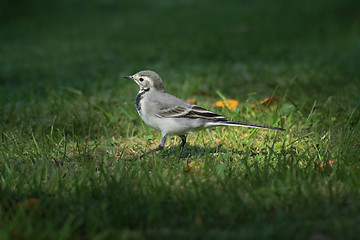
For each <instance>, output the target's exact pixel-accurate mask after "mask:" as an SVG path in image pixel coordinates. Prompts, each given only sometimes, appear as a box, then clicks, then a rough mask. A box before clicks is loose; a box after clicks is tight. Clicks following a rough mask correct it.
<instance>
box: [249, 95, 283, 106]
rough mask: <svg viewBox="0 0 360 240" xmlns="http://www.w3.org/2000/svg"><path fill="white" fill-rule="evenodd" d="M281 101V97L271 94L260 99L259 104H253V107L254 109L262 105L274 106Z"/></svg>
mask: <svg viewBox="0 0 360 240" xmlns="http://www.w3.org/2000/svg"><path fill="white" fill-rule="evenodd" d="M279 102H280V99H279V98H278V97H276V96H270V97H267V98H265V99H264V100H262V101H260V102H259V103H258V104H252V105H251V107H252V108H253V109H258V107H259V106H260V105H261V106H264V107H269V106H272V105H274V104H279Z"/></svg>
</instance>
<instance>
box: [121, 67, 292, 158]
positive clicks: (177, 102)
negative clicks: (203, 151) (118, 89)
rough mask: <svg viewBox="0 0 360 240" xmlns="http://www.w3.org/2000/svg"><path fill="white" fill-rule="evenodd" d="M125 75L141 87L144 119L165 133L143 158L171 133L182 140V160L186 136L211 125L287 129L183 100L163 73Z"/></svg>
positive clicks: (139, 97)
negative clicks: (167, 86)
mask: <svg viewBox="0 0 360 240" xmlns="http://www.w3.org/2000/svg"><path fill="white" fill-rule="evenodd" d="M124 78H127V79H131V80H133V81H134V82H136V84H137V85H139V87H140V91H139V93H138V94H137V96H136V101H135V106H136V110H137V112H138V113H139V115H140V117H141V118H142V120H143V121H144V122H145V123H146V124H147V125H149V126H150V127H152V128H154V129H156V130H158V131H160V132H161V140H160V144H159V146H158V147H157V148H155V149H153V150H151V151H149V152H147V153H145V154H142V155H141V156H140V159H142V158H143V157H144V156H146V155H147V154H150V153H153V152H156V151H159V150H161V149H163V148H164V145H165V141H166V138H167V137H168V136H172V135H178V136H179V137H180V139H181V148H180V154H179V157H178V162H179V161H180V158H181V154H182V152H183V150H184V146H185V143H186V135H187V134H189V133H193V132H195V131H199V130H203V129H206V128H211V127H217V126H240V127H251V128H267V129H275V130H281V131H285V129H283V128H278V127H270V126H264V125H257V124H252V123H245V122H236V121H230V120H228V119H227V118H226V117H224V116H221V115H219V114H216V113H213V112H210V111H208V110H206V109H204V108H202V107H199V106H197V105H193V104H190V103H188V102H186V101H183V100H181V99H180V98H177V97H175V96H173V95H170V94H168V93H166V91H165V88H164V85H163V82H162V80H161V78H160V76H159V75H158V74H157V73H156V72H153V71H150V70H145V71H140V72H138V73H135V74H134V75H131V76H126V77H124Z"/></svg>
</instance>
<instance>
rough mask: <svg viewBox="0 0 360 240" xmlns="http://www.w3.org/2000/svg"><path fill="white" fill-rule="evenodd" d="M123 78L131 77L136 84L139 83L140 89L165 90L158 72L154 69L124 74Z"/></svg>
mask: <svg viewBox="0 0 360 240" xmlns="http://www.w3.org/2000/svg"><path fill="white" fill-rule="evenodd" d="M124 78H127V79H131V80H133V81H134V82H136V84H137V85H139V87H140V90H147V91H149V90H150V91H152V90H155V91H160V92H165V88H164V85H163V82H162V80H161V78H160V76H159V74H157V73H156V72H154V71H150V70H144V71H140V72H137V73H135V74H134V75H131V76H125V77H124Z"/></svg>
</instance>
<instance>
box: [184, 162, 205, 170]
mask: <svg viewBox="0 0 360 240" xmlns="http://www.w3.org/2000/svg"><path fill="white" fill-rule="evenodd" d="M194 165H195V166H194ZM203 165H204V164H203V163H202V162H197V163H196V164H195V162H194V161H191V162H189V163H188V164H186V166H185V168H184V170H185V172H189V171H190V169H191V168H193V169H194V170H195V171H199V170H200V168H201V167H202V166H203Z"/></svg>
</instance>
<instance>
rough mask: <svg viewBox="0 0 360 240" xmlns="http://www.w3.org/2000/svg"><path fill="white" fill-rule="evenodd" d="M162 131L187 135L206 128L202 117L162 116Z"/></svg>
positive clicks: (169, 133)
mask: <svg viewBox="0 0 360 240" xmlns="http://www.w3.org/2000/svg"><path fill="white" fill-rule="evenodd" d="M161 121H162V124H161V126H160V128H161V131H162V132H165V133H167V134H168V135H186V134H191V133H193V132H196V131H199V130H202V129H203V128H204V124H203V121H202V120H201V119H186V118H161Z"/></svg>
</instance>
